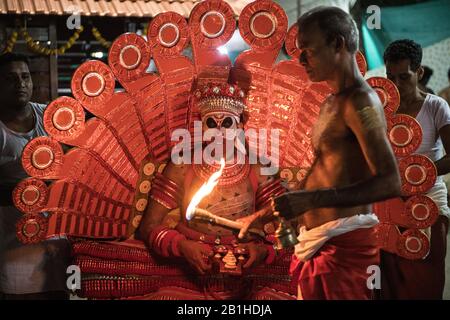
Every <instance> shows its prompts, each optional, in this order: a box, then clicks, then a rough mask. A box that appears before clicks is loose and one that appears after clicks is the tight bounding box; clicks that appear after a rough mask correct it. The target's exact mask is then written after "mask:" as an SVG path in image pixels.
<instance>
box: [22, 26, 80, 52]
mask: <svg viewBox="0 0 450 320" xmlns="http://www.w3.org/2000/svg"><path fill="white" fill-rule="evenodd" d="M83 31H84V27H83V26H80V28H79V29H77V30H76V31H75V32H74V33H73V35H72V36H71V37H70V38H69V40H67V42H66V43H65V44H64V45H62V46H60V47H59V48H57V49H56V48H55V49H50V48H47V47H43V46H41V45H40V44H39V43H37V42H35V40H34V39H33V38H32V37H31V36H30V34H29V33H28V31H27V30H26V29H25V28H23V29H22V30H21V34H22V37H23V38H24V39H25V42H26V43H27V46H28V48H29V49H30V50H31V51H33V52H35V53H39V54H44V55H56V54H64V53H65V52H66V50H69V49H70V48H71V47H72V46H73V45H74V43H75V41H77V39H78V38H79V37H80V34H81V33H82V32H83Z"/></svg>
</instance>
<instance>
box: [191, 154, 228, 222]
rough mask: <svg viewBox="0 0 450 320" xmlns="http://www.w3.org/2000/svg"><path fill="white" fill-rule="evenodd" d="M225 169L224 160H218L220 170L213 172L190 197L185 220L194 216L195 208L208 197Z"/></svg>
mask: <svg viewBox="0 0 450 320" xmlns="http://www.w3.org/2000/svg"><path fill="white" fill-rule="evenodd" d="M224 168H225V159H224V158H222V159H220V169H219V171H217V172H214V173H213V174H212V175H211V177H209V179H208V181H206V182H205V183H204V184H203V185H202V186H201V187H200V189H198V191H197V192H196V193H195V195H194V196H193V197H192V200H191V203H189V206H188V208H187V210H186V219H188V220H191V219H192V218H193V217H194V214H195V208H196V207H197V206H198V204H199V203H200V202H201V201H202V199H203V198H204V197H206V196H207V195H209V194H210V193H211V192H212V191H213V189H214V188H215V186H216V185H217V184H218V183H219V178H220V176H221V175H222V172H223V169H224Z"/></svg>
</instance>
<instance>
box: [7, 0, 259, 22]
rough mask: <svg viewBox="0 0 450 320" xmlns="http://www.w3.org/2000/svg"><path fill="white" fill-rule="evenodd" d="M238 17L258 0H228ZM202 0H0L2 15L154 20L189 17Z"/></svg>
mask: <svg viewBox="0 0 450 320" xmlns="http://www.w3.org/2000/svg"><path fill="white" fill-rule="evenodd" d="M225 1H226V2H228V3H229V4H230V5H231V7H232V8H233V10H234V12H235V14H236V15H239V14H240V13H241V11H242V9H243V8H244V7H245V6H246V5H247V4H248V3H250V2H252V1H254V0H225ZM197 2H200V0H0V14H48V15H67V14H71V11H70V8H79V10H80V13H81V15H84V16H109V17H118V16H122V17H154V16H156V15H157V14H158V13H161V12H167V11H174V12H177V13H179V14H181V15H182V16H184V17H186V18H187V17H189V13H190V12H191V10H192V8H193V7H194V5H195V4H196V3H197Z"/></svg>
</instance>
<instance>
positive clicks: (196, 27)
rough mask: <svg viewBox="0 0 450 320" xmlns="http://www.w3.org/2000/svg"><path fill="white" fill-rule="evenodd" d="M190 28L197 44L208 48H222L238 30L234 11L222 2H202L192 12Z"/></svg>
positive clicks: (212, 0)
mask: <svg viewBox="0 0 450 320" xmlns="http://www.w3.org/2000/svg"><path fill="white" fill-rule="evenodd" d="M189 28H190V31H191V35H192V37H193V41H195V43H196V44H198V45H200V46H202V47H208V48H213V47H217V46H220V45H221V44H224V43H226V42H227V41H228V40H230V39H231V37H232V36H233V33H234V30H235V29H236V21H235V20H234V13H233V9H232V8H231V6H230V5H229V4H228V3H226V2H225V1H221V0H209V1H203V2H200V3H199V4H197V5H196V6H195V7H194V9H192V11H191V14H190V16H189Z"/></svg>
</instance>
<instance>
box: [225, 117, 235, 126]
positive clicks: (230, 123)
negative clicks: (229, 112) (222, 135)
mask: <svg viewBox="0 0 450 320" xmlns="http://www.w3.org/2000/svg"><path fill="white" fill-rule="evenodd" d="M232 126H233V119H231V117H226V118H225V119H224V120H223V122H222V127H224V128H231V127H232Z"/></svg>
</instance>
